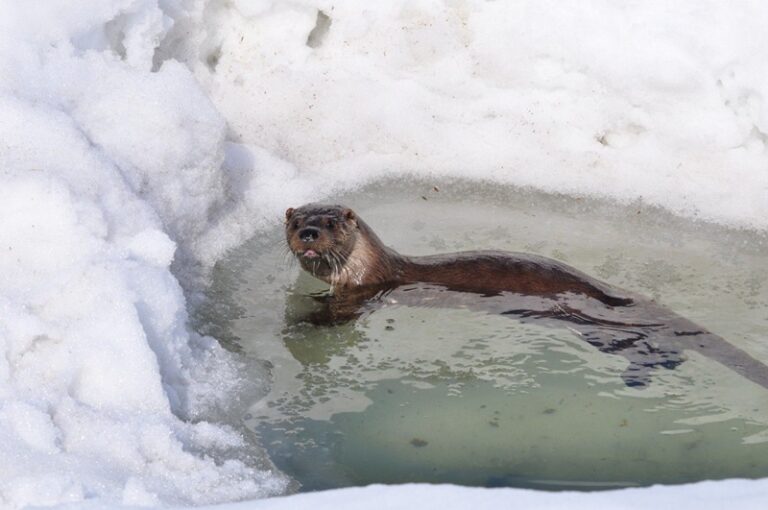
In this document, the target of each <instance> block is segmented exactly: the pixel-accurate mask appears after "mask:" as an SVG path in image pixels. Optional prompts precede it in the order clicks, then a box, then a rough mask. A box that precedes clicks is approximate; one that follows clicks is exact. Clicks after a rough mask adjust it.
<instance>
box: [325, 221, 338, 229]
mask: <svg viewBox="0 0 768 510" xmlns="http://www.w3.org/2000/svg"><path fill="white" fill-rule="evenodd" d="M325 225H326V226H327V227H328V228H334V227H335V226H336V221H334V220H328V221H327V222H325Z"/></svg>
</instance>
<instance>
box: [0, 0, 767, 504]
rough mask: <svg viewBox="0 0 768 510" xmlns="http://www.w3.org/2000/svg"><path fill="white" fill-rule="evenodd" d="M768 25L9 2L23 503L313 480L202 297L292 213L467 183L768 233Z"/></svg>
mask: <svg viewBox="0 0 768 510" xmlns="http://www.w3.org/2000/svg"><path fill="white" fill-rule="evenodd" d="M767 24H768V8H766V7H765V5H764V3H762V2H758V1H754V2H748V1H745V2H740V3H738V4H726V3H722V2H714V1H711V2H694V1H690V2H677V3H674V4H670V3H668V2H657V1H653V2H642V3H631V4H627V3H622V4H617V3H613V2H605V1H600V0H593V1H591V2H579V3H573V2H566V3H563V2H555V1H533V0H531V1H524V2H484V1H479V0H478V1H469V0H467V1H463V0H450V1H445V2H441V1H437V0H417V1H413V0H408V1H405V0H398V1H391V2H367V3H365V4H364V5H363V4H361V3H359V2H352V1H339V2H330V1H327V0H299V1H296V2H277V1H267V0H261V1H258V2H254V1H245V0H243V1H240V0H236V1H231V2H223V1H204V0H82V1H79V2H74V3H73V2H67V1H50V2H2V3H0V218H2V221H1V222H0V311H1V312H2V314H1V315H0V316H1V317H2V320H0V353H1V354H2V355H1V356H0V506H1V507H9V508H18V507H22V506H25V505H63V504H66V503H73V504H76V505H86V504H88V505H93V506H94V507H97V506H102V505H107V506H108V505H119V504H124V505H188V504H203V503H216V502H224V501H232V500H240V499H248V498H259V497H263V496H267V495H272V494H277V493H281V492H282V491H284V490H285V487H286V484H285V480H284V479H283V478H282V477H281V476H280V475H279V474H278V473H275V472H273V471H271V470H270V468H269V463H268V461H266V460H265V459H263V458H260V457H259V454H258V452H257V451H254V450H252V449H251V447H249V446H248V444H249V443H248V442H247V441H246V439H245V438H243V437H242V435H241V433H240V432H239V431H237V430H235V429H233V428H231V427H230V426H227V425H224V424H222V420H224V418H222V417H224V416H226V415H227V412H228V408H230V407H231V405H232V401H233V400H236V397H235V395H237V394H238V387H239V385H242V384H249V383H251V384H259V383H260V382H259V381H258V380H255V381H252V380H250V378H246V377H244V376H243V375H242V373H241V372H240V371H239V370H240V368H239V366H238V363H237V359H236V358H235V357H233V356H232V355H230V354H227V353H226V352H224V351H223V350H222V349H221V348H220V347H219V346H218V344H217V343H216V341H215V340H214V339H211V338H207V337H202V336H200V335H198V334H196V333H195V332H194V331H192V330H191V329H190V327H189V325H188V314H189V311H188V309H189V307H190V306H192V305H190V303H194V300H195V298H196V295H197V294H196V292H197V290H199V288H200V285H202V284H204V282H205V274H206V270H207V269H208V268H210V266H211V265H212V264H213V263H214V262H215V261H216V260H217V259H218V258H219V257H221V256H222V254H223V253H224V252H225V251H226V250H227V249H229V248H231V247H233V246H236V245H238V244H240V243H242V242H243V241H244V240H245V239H247V238H248V237H249V236H251V235H253V234H254V233H255V232H257V231H258V230H259V229H262V228H266V227H271V226H274V225H276V224H277V222H279V218H280V217H281V215H282V211H283V210H284V209H285V208H286V207H288V206H296V205H299V204H301V203H303V202H307V201H310V200H319V199H324V198H329V197H332V196H333V195H334V194H335V193H338V192H342V191H348V190H351V189H353V188H355V187H356V186H359V185H362V184H365V183H368V182H372V181H374V180H377V179H380V178H383V177H387V176H398V177H406V176H413V175H415V176H420V177H423V178H432V179H444V178H448V177H459V178H468V179H480V180H485V181H493V182H498V183H501V184H511V185H516V186H531V187H535V188H537V189H540V190H544V191H551V192H557V193H567V194H573V195H595V196H601V197H608V198H611V199H614V200H618V201H632V200H643V201H645V202H647V203H651V204H655V205H659V206H662V207H664V208H667V209H669V210H671V211H673V212H675V213H677V214H681V215H684V216H688V217H694V218H702V219H706V220H709V221H716V222H720V223H726V224H731V225H735V226H739V227H748V228H756V229H762V230H765V228H766V226H767V225H766V218H767V217H768V194H767V192H768V172H766V168H768V153H767V152H766V140H768V138H767V136H768V105H766V101H765V97H766V93H768V59H767V58H766V48H768V32H766V31H765V30H764V27H765V26H766V25H767ZM310 34H312V36H310ZM252 458H255V459H256V461H255V462H254V461H252V460H249V459H252ZM764 483H765V482H759V483H757V484H754V485H752V487H760V488H761V489H760V490H763V493H764V489H762V487H764ZM723 487H724V489H723V490H725V491H728V490H736V489H731V488H730V487H733V485H723ZM391 490H392V491H397V489H391ZM451 490H454V489H451ZM455 490H457V491H458V490H459V489H455ZM654 491H655V489H651V490H650V491H647V493H648V494H651V495H652V494H656V492H654ZM344 494H353V495H351V496H341V497H345V498H346V497H350V498H363V499H365V498H375V497H376V495H377V494H378V492H377V490H376V489H373V490H372V491H371V492H364V491H355V492H353V493H344ZM402 494H403V495H404V496H403V497H407V498H419V497H422V495H424V494H430V492H429V490H427V489H418V488H415V489H413V491H411V489H403V492H402ZM473 494H476V493H474V492H473ZM483 494H485V493H483ZM499 494H501V493H499ZM686 494H687V492H686ZM311 497H312V496H305V497H304V498H311ZM321 497H322V496H318V498H321ZM334 497H335V496H334ZM484 497H489V496H484ZM504 497H506V496H504ZM531 497H532V498H534V497H535V496H531ZM585 497H586V496H585ZM617 497H619V498H620V497H621V496H617ZM276 504H278V503H276ZM254 505H257V503H254ZM257 506H262V504H261V503H259V504H258V505H257Z"/></svg>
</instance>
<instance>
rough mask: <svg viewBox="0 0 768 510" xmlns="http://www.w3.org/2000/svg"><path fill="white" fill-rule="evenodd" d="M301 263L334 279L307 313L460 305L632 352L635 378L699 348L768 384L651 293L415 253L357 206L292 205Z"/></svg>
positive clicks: (555, 268)
mask: <svg viewBox="0 0 768 510" xmlns="http://www.w3.org/2000/svg"><path fill="white" fill-rule="evenodd" d="M285 218H286V222H285V234H286V238H287V241H288V246H289V248H290V250H291V252H293V254H294V255H295V256H296V258H297V259H298V260H299V263H300V264H301V267H302V268H303V269H304V270H306V271H307V272H309V273H310V274H312V275H313V276H315V277H316V278H319V279H320V280H322V281H324V282H326V283H328V284H330V285H331V290H332V294H331V295H330V296H326V297H324V298H318V299H319V300H320V301H321V302H322V304H323V307H322V309H321V310H319V311H318V312H315V313H313V314H312V315H311V316H310V317H309V320H311V321H312V322H314V323H318V324H334V323H340V322H345V321H348V320H351V319H354V318H355V317H357V316H359V315H360V314H361V313H363V311H365V310H366V309H370V308H375V307H377V306H381V305H383V304H386V303H388V302H392V303H398V304H403V305H412V306H441V307H461V308H467V309H470V310H477V311H483V312H487V313H495V314H501V315H507V316H510V317H514V318H516V319H518V320H520V321H525V322H529V321H536V322H537V323H543V324H547V325H555V326H556V325H559V326H561V327H562V326H565V327H567V328H568V329H570V330H571V331H573V332H575V333H576V334H578V335H579V336H580V337H581V338H583V339H584V340H586V341H587V342H588V343H590V344H591V345H593V346H595V347H597V348H598V349H599V350H600V351H602V352H606V353H611V354H620V355H622V356H625V357H626V358H627V359H628V360H629V367H628V368H627V370H626V372H625V373H624V374H623V376H622V377H623V379H624V382H625V383H626V384H627V385H628V386H645V385H647V384H648V383H649V382H650V372H651V371H652V370H653V369H655V368H656V367H659V366H661V367H664V368H668V369H672V368H674V367H676V366H677V365H679V364H680V363H682V362H683V360H684V357H683V351H684V350H686V349H690V350H695V351H698V352H700V353H702V354H704V355H705V356H707V357H709V358H711V359H714V360H715V361H718V362H720V363H722V364H723V365H725V366H727V367H728V368H730V369H732V370H734V371H735V372H737V373H739V374H741V375H742V376H744V377H746V378H747V379H749V380H751V381H753V382H755V383H758V384H760V385H762V386H763V387H766V388H768V367H767V366H766V365H764V364H762V363H760V362H759V361H757V360H756V359H754V358H753V357H751V356H750V355H749V354H747V353H746V352H744V351H742V350H741V349H739V348H737V347H735V346H733V345H731V344H730V343H728V342H726V341H725V340H724V339H722V338H721V337H719V336H717V335H714V334H712V333H710V332H709V331H706V330H705V329H703V328H701V327H700V326H698V325H696V324H694V323H693V322H691V321H689V320H688V319H685V318H684V317H681V316H679V315H677V314H675V313H674V312H672V311H670V310H667V309H666V308H664V307H661V306H659V305H657V304H656V303H654V302H652V301H650V300H648V299H647V298H644V297H643V296H640V295H637V294H634V293H629V292H626V291H623V290H621V289H617V288H615V287H611V286H610V285H607V284H605V283H603V282H600V281H598V280H596V279H594V278H592V277H590V276H588V275H586V274H584V273H582V272H580V271H578V270H576V269H574V268H572V267H570V266H567V265H566V264H562V263H560V262H558V261H556V260H553V259H548V258H546V257H540V256H536V255H530V254H523V253H511V252H504V251H467V252H460V253H449V254H442V255H431V256H425V257H408V256H405V255H401V254H399V253H397V252H396V251H394V250H392V249H391V248H388V247H387V246H385V245H384V243H382V242H381V240H380V239H379V238H378V237H377V236H376V234H375V233H374V232H373V230H371V228H370V227H369V226H368V225H367V224H366V223H365V222H364V221H363V220H362V219H360V218H359V217H358V216H357V215H356V214H355V213H354V211H352V210H351V209H349V208H346V207H343V206H339V205H319V204H308V205H304V206H302V207H299V208H296V209H293V208H290V209H288V210H287V211H286V213H285Z"/></svg>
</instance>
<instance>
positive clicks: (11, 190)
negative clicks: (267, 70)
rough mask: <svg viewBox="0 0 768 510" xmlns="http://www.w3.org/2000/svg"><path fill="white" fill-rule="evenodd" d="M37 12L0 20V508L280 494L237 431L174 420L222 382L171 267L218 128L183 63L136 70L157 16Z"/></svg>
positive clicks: (210, 204)
mask: <svg viewBox="0 0 768 510" xmlns="http://www.w3.org/2000/svg"><path fill="white" fill-rule="evenodd" d="M35 5H36V6H32V5H30V6H27V5H23V4H18V5H13V4H9V3H5V4H3V7H2V9H3V10H4V12H2V13H0V20H3V22H4V26H3V27H2V30H0V32H2V35H0V38H2V39H0V49H1V50H2V54H1V55H0V66H2V70H0V111H2V115H0V140H2V142H1V144H2V145H1V146H2V149H0V181H2V182H1V183H0V217H2V218H3V221H2V222H0V269H1V272H0V274H2V276H0V307H1V308H2V311H3V314H2V316H3V320H2V323H1V324H0V351H1V352H2V354H3V355H2V356H0V396H1V399H0V459H2V460H1V461H0V506H2V507H4V508H7V507H11V508H13V507H20V506H23V505H27V504H38V505H39V504H55V503H60V502H65V501H78V500H82V499H90V498H103V499H105V500H107V501H113V502H116V503H126V504H147V503H149V504H158V503H176V504H179V503H204V502H213V501H221V500H230V499H242V498H245V497H259V496H264V495H268V494H273V493H276V492H279V491H281V490H282V489H283V487H284V482H283V480H282V478H280V477H279V476H276V475H274V474H272V473H270V472H268V471H263V470H259V469H257V468H255V467H254V466H255V465H256V462H255V461H250V460H248V459H247V457H248V455H249V454H253V453H254V452H253V451H252V450H251V449H249V447H248V445H247V443H246V442H245V440H244V439H243V437H241V435H240V434H239V433H237V432H235V431H234V430H232V429H230V428H227V427H224V426H220V425H212V424H209V423H207V422H205V421H199V422H197V423H194V424H193V423H191V422H188V421H182V420H181V419H180V418H179V417H184V418H186V419H196V420H199V419H200V418H201V417H205V416H207V415H208V414H211V413H212V411H211V409H212V408H213V407H215V406H216V405H217V404H218V403H219V402H223V401H224V400H225V399H226V398H229V397H227V393H228V392H231V391H237V385H238V384H239V381H238V375H237V367H236V365H235V363H234V361H233V360H231V359H229V357H228V356H227V355H226V354H224V353H223V351H222V350H221V349H220V348H219V347H218V345H217V344H216V343H215V342H214V341H213V340H212V339H208V338H201V337H199V336H197V335H195V334H194V333H191V332H190V331H189V330H188V328H187V318H188V317H187V310H186V301H185V297H184V294H183V292H182V290H181V286H180V285H179V282H178V280H177V278H176V277H175V276H174V274H173V273H172V272H171V270H170V267H171V263H172V262H173V261H174V257H175V256H176V259H177V260H178V258H179V250H187V251H190V250H192V248H193V246H194V242H195V240H196V239H197V238H198V237H199V235H200V234H201V233H202V232H203V231H204V230H205V229H206V228H207V227H208V224H209V222H210V221H211V219H210V218H211V216H212V215H213V214H214V213H213V211H214V210H215V208H216V207H217V204H219V203H220V202H222V201H223V198H224V189H223V180H222V173H221V163H222V161H223V159H224V150H223V144H224V137H225V123H224V120H223V119H222V118H221V116H220V115H219V114H218V113H217V112H216V110H215V108H214V107H213V105H212V104H211V102H210V101H209V100H208V99H207V98H206V96H205V94H204V93H203V92H202V91H201V89H200V87H199V86H198V85H197V83H196V81H195V79H194V78H193V77H192V76H191V74H190V73H189V71H188V70H187V69H186V68H185V67H184V66H182V65H181V64H178V63H174V62H169V63H167V64H166V65H164V66H163V68H162V69H161V70H159V71H158V72H156V73H151V72H150V68H151V65H152V62H151V58H152V55H153V54H154V48H155V45H156V44H157V43H158V42H159V40H160V38H161V36H162V33H163V30H164V27H167V26H170V24H171V22H170V20H169V19H168V18H167V17H165V16H164V15H163V14H162V12H161V11H160V9H159V8H158V7H157V5H153V3H152V2H113V3H109V2H85V3H84V2H81V3H80V4H78V6H77V7H74V8H73V7H72V6H71V4H70V3H69V2H60V3H51V4H47V6H46V7H45V8H43V7H42V5H41V4H35ZM35 9H37V10H35ZM126 9H128V10H126ZM130 9H133V11H131V10H130ZM73 10H74V11H76V12H73ZM116 20H121V21H120V23H122V27H123V29H124V30H125V31H126V33H127V34H129V33H134V32H135V33H136V37H134V38H132V39H131V38H129V37H128V36H127V35H126V39H125V41H124V43H123V45H124V46H125V48H126V52H127V54H126V58H125V60H123V59H122V58H120V56H119V55H118V54H115V52H114V51H113V50H112V49H111V46H109V45H108V44H107V43H108V41H109V31H110V27H113V26H114V25H115V23H117V21H116ZM139 32H140V33H139ZM129 39H130V41H129ZM105 45H106V46H105ZM129 56H130V58H128V57H129ZM244 452H247V453H244Z"/></svg>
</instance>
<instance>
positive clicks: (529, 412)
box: [196, 181, 768, 490]
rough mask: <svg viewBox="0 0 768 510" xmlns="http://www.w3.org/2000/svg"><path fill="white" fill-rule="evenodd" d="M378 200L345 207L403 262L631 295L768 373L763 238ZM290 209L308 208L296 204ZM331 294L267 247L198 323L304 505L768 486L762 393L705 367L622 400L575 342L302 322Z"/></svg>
mask: <svg viewBox="0 0 768 510" xmlns="http://www.w3.org/2000/svg"><path fill="white" fill-rule="evenodd" d="M434 184H435V183H429V182H423V181H421V182H405V183H393V182H389V183H383V184H380V185H378V186H375V187H371V188H367V189H366V190H364V191H362V192H360V193H357V194H354V195H350V196H346V197H342V199H340V202H343V203H345V204H347V205H349V206H351V207H353V208H354V209H355V210H356V211H357V212H358V214H359V215H360V216H361V217H363V218H364V219H365V220H366V222H367V223H368V224H369V225H371V226H372V227H373V228H374V230H376V232H377V233H378V234H379V237H381V238H382V240H384V242H385V243H387V244H389V245H390V246H392V247H394V248H396V249H397V250H398V251H400V252H402V253H406V254H411V255H421V254H431V253H438V252H446V251H457V250H467V249H507V250H512V251H526V252H532V253H538V254H541V255H545V256H549V257H554V258H557V259H559V260H562V261H564V262H566V263H568V264H570V265H572V266H574V267H577V268H579V269H581V270H583V271H585V272H587V273H589V274H592V275H594V276H596V277H598V278H600V279H602V280H604V281H607V282H609V283H612V284H614V285H616V286H619V287H622V288H625V289H631V290H633V291H637V292H640V293H642V294H644V295H646V296H648V297H652V298H655V299H657V300H658V301H659V302H661V303H663V304H664V305H666V306H668V307H669V308H671V309H673V310H675V311H676V312H678V313H679V314H681V315H684V316H686V317H688V318H689V319H691V320H693V321H695V322H697V323H699V324H700V325H702V326H704V327H706V328H708V329H709V330H711V331H713V332H714V333H717V334H719V335H721V336H722V337H724V338H726V339H728V340H729V341H730V342H731V343H733V344H736V345H737V346H739V347H741V348H742V349H744V350H746V351H748V352H749V353H750V354H752V355H753V356H754V357H755V358H757V359H759V360H762V361H764V362H767V363H768V282H767V279H768V277H767V276H766V275H768V257H766V254H767V253H768V250H767V247H768V242H767V241H766V238H765V236H763V235H759V234H755V233H750V232H740V231H734V230H729V229H727V228H723V227H716V226H711V225H705V224H699V223H696V222H690V221H686V220H681V219H677V218H674V217H672V216H669V215H667V214H665V213H663V212H662V211H658V210H655V209H653V208H649V207H647V206H645V205H644V204H643V203H641V202H638V203H635V204H630V205H625V206H619V205H615V204H610V203H604V202H599V201H594V200H588V199H574V198H569V197H558V196H551V195H543V194H539V193H534V192H527V191H524V190H518V189H511V188H499V187H498V186H493V185H488V186H483V185H478V184H476V183H475V184H468V183H461V182H453V183H439V188H433V186H434ZM296 205H300V204H296ZM324 289H325V285H324V284H322V283H321V282H318V281H316V280H314V279H312V278H311V277H310V276H308V275H306V274H303V273H301V272H300V270H299V268H298V265H297V264H295V263H291V262H290V258H289V257H288V256H287V255H286V250H285V248H284V242H283V234H282V231H281V229H280V228H279V227H278V226H276V228H275V230H274V231H270V232H267V233H265V234H264V235H263V236H259V237H258V238H257V239H254V240H252V241H251V242H249V243H247V244H245V245H244V246H242V247H240V248H239V249H238V250H235V251H234V252H233V253H232V254H231V255H230V256H229V257H228V258H227V259H226V260H223V261H222V262H221V263H220V264H219V265H218V266H217V268H216V270H215V275H214V282H213V285H212V287H211V289H210V291H209V302H208V304H207V305H206V307H204V308H201V310H200V312H199V314H198V316H197V318H196V319H197V322H198V326H199V328H200V329H201V330H203V331H205V332H208V333H211V334H214V335H216V336H217V337H218V338H220V339H222V341H223V342H224V343H225V345H227V346H229V347H230V348H232V349H235V350H237V351H238V352H240V353H241V355H242V357H243V359H244V360H246V361H247V362H248V363H249V364H252V365H253V366H254V367H258V368H259V369H260V370H262V371H263V372H266V373H268V375H269V379H270V380H271V385H270V386H269V387H268V388H264V390H263V391H262V392H261V393H259V394H253V395H246V396H244V398H243V399H244V401H247V402H251V405H250V406H248V408H247V409H243V413H242V414H243V420H244V422H245V425H246V426H247V427H248V428H249V429H251V430H252V431H253V432H254V433H255V434H256V435H257V437H258V438H259V441H260V442H261V444H262V445H263V446H264V447H265V448H266V450H267V451H268V452H269V454H270V456H271V457H272V459H273V461H274V462H275V463H276V465H277V466H278V467H279V468H280V469H282V470H283V471H285V472H286V473H287V474H289V475H290V476H292V477H293V478H295V479H296V480H297V481H298V482H299V483H301V485H302V489H303V490H316V489H325V488H331V487H341V486H350V485H364V484H369V483H377V482H382V483H398V482H437V483H439V482H451V483H459V484H465V485H477V486H513V487H534V488H543V489H601V488H613V487H624V486H640V485H649V484H653V483H682V482H689V481H696V480H704V479H720V478H730V477H747V478H756V477H765V476H768V390H766V389H765V388H762V387H760V386H757V385H755V384H754V383H751V382H749V381H747V380H745V379H744V378H742V377H741V376H739V375H738V374H736V373H734V372H732V371H730V370H729V369H728V368H726V367H724V366H722V365H720V364H718V363H717V362H715V361H712V360H710V359H707V358H705V357H703V356H701V355H699V354H698V353H695V352H690V353H686V354H687V355H688V359H687V361H686V362H685V363H683V364H682V365H680V366H679V367H677V368H676V369H674V370H658V371H656V372H654V374H653V382H652V384H651V385H650V387H648V388H645V389H636V388H628V387H626V386H625V385H624V384H623V382H622V380H621V378H620V376H621V373H622V372H623V371H624V369H625V368H626V366H627V362H626V360H625V358H622V357H620V356H613V355H609V354H603V353H600V352H598V351H597V349H595V348H593V347H591V346H589V345H588V344H587V343H585V342H584V341H582V340H580V339H579V338H578V337H577V336H576V335H573V334H572V333H571V332H569V331H568V330H567V329H565V328H563V329H557V328H551V327H543V326H539V325H537V324H521V323H519V322H516V321H514V320H511V319H509V318H505V317H501V316H493V315H486V314H483V313H477V312H472V311H468V310H451V309H440V308H435V307H430V308H427V307H404V306H400V307H398V306H394V307H387V308H383V309H380V310H376V311H374V312H372V313H368V314H366V315H365V316H363V317H361V318H360V319H358V320H357V321H355V322H353V323H347V324H343V325H339V326H334V327H318V326H312V325H310V324H307V323H303V322H300V321H299V317H301V316H302V315H303V314H305V313H307V311H308V310H311V309H312V307H313V306H314V305H313V300H312V298H311V297H309V294H311V293H315V292H322V291H323V290H324Z"/></svg>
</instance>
